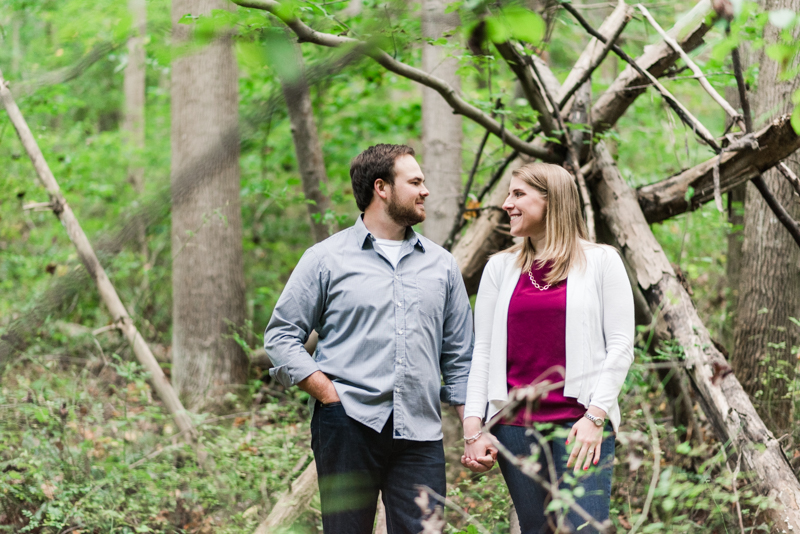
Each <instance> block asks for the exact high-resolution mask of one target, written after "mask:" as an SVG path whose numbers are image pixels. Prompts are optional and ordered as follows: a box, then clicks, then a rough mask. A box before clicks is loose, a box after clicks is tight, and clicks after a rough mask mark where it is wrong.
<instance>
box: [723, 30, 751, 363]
mask: <svg viewBox="0 0 800 534" xmlns="http://www.w3.org/2000/svg"><path fill="white" fill-rule="evenodd" d="M740 47H741V44H740ZM725 98H726V99H727V100H728V102H730V103H731V105H733V106H734V107H735V108H736V109H739V108H741V104H740V103H739V91H737V90H736V88H735V87H727V88H726V89H725ZM727 122H728V123H730V122H731V120H730V119H728V120H727ZM745 191H747V183H743V184H741V185H737V186H736V187H734V188H733V189H731V190H730V191H728V223H730V225H731V229H730V231H729V232H728V254H727V255H726V261H725V274H726V275H727V276H726V278H727V279H728V297H727V299H726V303H725V306H726V308H727V312H728V313H729V316H730V317H733V318H734V319H735V317H736V308H737V307H738V302H739V279H740V275H741V271H742V241H743V240H744V232H743V227H744V211H743V210H744V195H745ZM733 322H734V321H725V324H726V327H725V331H724V332H723V341H722V342H723V344H724V345H725V346H726V347H731V348H733V346H734V345H733ZM727 325H730V326H727Z"/></svg>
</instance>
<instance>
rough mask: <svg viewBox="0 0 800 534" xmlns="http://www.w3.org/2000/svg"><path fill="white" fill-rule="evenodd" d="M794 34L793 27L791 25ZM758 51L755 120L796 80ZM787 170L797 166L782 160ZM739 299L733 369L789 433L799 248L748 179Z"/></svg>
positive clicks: (779, 184) (773, 0) (768, 32)
mask: <svg viewBox="0 0 800 534" xmlns="http://www.w3.org/2000/svg"><path fill="white" fill-rule="evenodd" d="M760 4H761V7H762V8H763V9H764V10H765V11H773V10H776V9H791V10H792V11H795V12H796V11H798V10H800V0H764V1H762V2H760ZM764 32H765V41H766V43H767V45H769V44H770V43H775V42H779V40H780V33H781V30H779V29H778V28H776V27H775V26H772V25H771V24H767V25H766V26H765V28H764ZM794 35H795V39H796V38H797V37H798V36H800V30H798V29H795V30H794ZM765 49H766V47H765V48H762V49H761V50H760V51H759V57H758V59H757V62H758V64H759V65H760V69H759V80H758V87H757V89H756V93H755V95H754V98H753V99H752V102H753V107H754V109H753V111H754V115H755V117H759V116H761V115H764V114H767V113H774V112H777V113H787V112H791V107H792V104H791V100H790V98H791V95H792V93H793V92H794V91H795V90H797V89H798V87H800V78H797V77H795V78H794V79H792V80H789V81H785V82H782V81H780V78H779V75H780V65H778V64H777V63H776V62H775V61H773V60H772V59H770V58H768V57H767V56H766V54H765V53H764V50H765ZM787 164H788V165H789V167H790V168H791V169H792V170H794V171H795V172H796V171H798V170H800V166H799V165H797V164H793V163H789V162H787ZM763 177H764V180H765V181H766V183H767V185H768V186H769V188H770V189H771V190H772V191H773V193H774V195H775V197H776V199H778V201H779V202H780V203H781V204H782V205H783V206H784V207H785V208H786V209H787V211H788V212H789V214H790V215H791V216H792V218H794V219H795V220H797V219H798V218H800V206H798V203H797V201H796V200H795V198H794V193H793V191H792V188H791V186H790V185H789V183H788V182H787V181H786V180H785V179H784V178H783V177H782V176H781V175H780V174H779V173H778V172H777V171H775V170H773V171H770V172H767V173H764V174H763ZM742 260H743V261H742V271H741V281H740V284H739V303H738V306H737V311H736V326H735V328H734V338H735V343H736V345H735V348H734V350H733V358H732V362H733V368H734V370H735V371H736V373H737V374H738V376H739V377H740V380H741V381H742V385H743V386H744V388H745V390H746V391H747V392H748V393H749V394H750V395H751V396H752V397H753V399H754V402H755V404H756V407H757V408H758V410H759V413H760V414H761V416H762V417H764V418H765V419H766V420H767V421H768V423H769V425H770V428H772V429H773V430H774V431H775V432H778V433H783V432H784V431H791V427H792V426H793V415H794V410H793V408H794V401H793V399H792V398H791V396H790V395H787V394H788V393H789V391H790V389H789V388H790V386H791V383H792V381H793V380H794V379H795V373H796V368H797V360H796V357H795V354H793V352H792V347H796V346H797V345H800V328H798V327H797V326H796V325H794V324H792V323H791V321H789V317H790V316H791V317H800V250H798V247H797V244H796V243H795V241H794V240H793V239H792V238H791V237H790V235H789V234H788V233H787V232H786V229H785V228H783V226H782V224H781V223H780V222H779V221H778V220H777V219H776V217H775V215H774V214H773V213H772V211H771V210H770V208H769V207H768V206H767V204H766V203H765V202H764V199H763V198H761V195H760V194H759V192H758V191H757V190H756V188H755V187H754V186H753V185H752V184H748V186H747V192H746V195H745V215H744V242H743V245H742Z"/></svg>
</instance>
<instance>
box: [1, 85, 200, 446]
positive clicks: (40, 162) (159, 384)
mask: <svg viewBox="0 0 800 534" xmlns="http://www.w3.org/2000/svg"><path fill="white" fill-rule="evenodd" d="M0 100H2V101H3V105H4V106H5V108H6V112H7V113H8V116H9V119H11V122H12V124H13V125H14V129H15V130H16V131H17V135H18V136H19V138H20V141H21V142H22V145H23V146H24V147H25V151H26V152H27V153H28V156H29V157H30V159H31V162H32V163H33V166H34V168H35V169H36V174H37V175H38V177H39V180H40V181H41V182H42V185H43V186H44V187H45V189H47V192H48V193H49V194H50V202H51V204H52V209H53V213H55V215H56V216H57V217H58V218H59V220H60V221H61V224H63V225H64V228H65V229H66V231H67V234H68V235H69V238H70V240H71V241H72V243H73V244H74V245H75V248H76V249H77V251H78V256H79V257H80V259H81V261H82V262H83V265H84V267H85V268H86V271H87V272H88V273H89V275H90V276H91V277H92V279H94V281H95V283H96V285H97V289H98V292H99V293H100V297H101V298H102V300H103V302H104V303H105V305H106V307H107V308H108V311H109V313H110V314H111V317H112V320H113V321H114V323H115V324H118V325H119V328H120V330H122V332H123V334H124V335H125V337H126V338H127V339H128V342H129V343H130V344H131V347H132V348H133V353H134V354H135V355H136V358H137V359H138V360H139V363H141V364H142V366H143V367H144V369H145V371H147V372H148V373H150V380H151V382H152V384H153V388H154V389H155V391H156V393H157V394H158V396H159V397H160V398H161V400H162V401H163V402H164V405H165V406H166V408H167V410H168V411H169V413H170V414H171V415H172V417H173V418H174V419H175V423H176V424H177V426H178V428H179V429H180V430H181V431H186V432H191V431H192V422H191V420H190V419H189V416H188V414H187V412H186V410H185V409H184V407H183V404H182V403H181V401H180V399H179V398H178V395H177V394H176V393H175V390H174V389H172V385H170V383H169V381H168V380H167V378H166V376H164V371H162V370H161V367H160V366H159V365H158V362H157V361H156V359H155V357H154V356H153V353H152V352H151V351H150V347H149V346H148V345H147V342H145V340H144V338H143V337H142V336H141V334H140V333H139V330H137V329H136V326H135V325H134V324H133V321H132V320H131V318H130V316H129V315H128V311H127V310H126V309H125V306H124V305H123V304H122V301H121V300H120V298H119V295H117V292H116V290H115V289H114V286H113V285H112V284H111V281H110V280H109V279H108V276H107V275H106V272H105V271H104V270H103V266H102V265H100V261H99V260H98V259H97V255H96V254H95V252H94V249H93V248H92V245H91V244H90V243H89V239H88V238H87V237H86V234H85V233H84V232H83V229H82V228H81V226H80V224H79V223H78V219H77V218H76V217H75V214H74V213H73V212H72V209H71V208H70V206H69V204H67V201H66V200H65V199H64V195H63V194H62V193H61V190H60V189H59V187H58V182H56V179H55V177H54V176H53V173H52V172H51V171H50V167H49V166H48V165H47V162H46V161H45V159H44V155H42V152H41V150H40V149H39V145H38V144H37V143H36V139H35V138H34V137H33V134H32V133H31V130H30V128H28V124H27V123H26V122H25V118H24V117H23V116H22V113H21V112H20V110H19V108H18V107H17V104H16V103H15V102H14V98H13V96H12V94H11V91H9V89H8V84H7V83H6V81H5V79H3V73H2V71H0Z"/></svg>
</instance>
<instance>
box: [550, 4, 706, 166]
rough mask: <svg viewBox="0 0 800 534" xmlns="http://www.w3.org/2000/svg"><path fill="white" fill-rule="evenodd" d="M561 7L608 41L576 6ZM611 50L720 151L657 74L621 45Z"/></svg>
mask: <svg viewBox="0 0 800 534" xmlns="http://www.w3.org/2000/svg"><path fill="white" fill-rule="evenodd" d="M561 7H563V8H564V9H566V10H567V11H569V13H570V14H571V15H572V16H573V17H575V20H577V21H578V23H579V24H580V25H581V26H583V28H584V29H585V30H586V31H587V32H589V34H590V35H592V36H593V37H595V38H596V39H597V40H598V41H601V42H603V43H607V42H608V39H606V38H605V37H603V36H602V35H601V34H599V33H598V32H597V30H595V29H594V28H592V26H591V25H590V24H589V23H588V22H587V21H586V19H584V18H583V16H582V15H581V14H580V13H578V11H577V10H576V9H575V8H574V7H572V6H571V5H570V4H568V3H564V2H562V3H561ZM611 50H613V51H614V53H615V54H617V55H618V56H619V57H620V58H622V59H623V60H624V61H626V62H627V63H628V64H629V65H630V66H631V67H633V68H634V69H635V70H636V72H638V73H639V74H640V75H642V76H644V77H645V78H647V79H648V80H650V83H652V84H653V87H655V88H656V90H658V92H659V93H660V94H661V96H662V98H664V100H665V101H666V102H667V104H669V107H671V108H672V110H673V111H674V112H675V113H676V114H677V115H678V117H680V119H681V120H682V121H683V122H684V123H685V124H686V125H687V126H688V127H689V128H691V129H692V131H693V132H695V134H697V136H698V137H700V139H701V140H702V141H703V142H705V144H707V145H708V146H710V147H711V148H713V149H714V151H715V152H719V145H718V144H717V142H716V141H715V140H714V136H713V135H711V132H709V131H708V130H707V129H706V127H705V126H703V124H702V123H701V122H700V121H699V120H697V119H696V118H695V117H694V115H692V114H691V113H690V112H689V110H687V109H686V108H685V107H684V106H683V104H681V103H680V102H678V100H677V99H676V98H675V97H674V96H672V94H671V93H670V92H669V91H667V89H666V87H664V86H663V85H661V82H659V81H658V79H657V78H656V77H655V76H653V75H652V74H650V73H649V72H648V71H647V70H645V69H643V68H642V67H640V66H639V65H638V64H637V63H636V61H635V60H634V59H633V58H632V57H631V56H629V55H628V54H626V53H625V52H624V51H623V50H622V49H621V48H620V47H619V46H617V45H615V44H612V45H611Z"/></svg>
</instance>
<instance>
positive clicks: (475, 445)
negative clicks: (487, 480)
mask: <svg viewBox="0 0 800 534" xmlns="http://www.w3.org/2000/svg"><path fill="white" fill-rule="evenodd" d="M480 429H481V420H480V418H478V417H468V418H466V419H465V420H464V435H465V436H474V435H475V434H477V433H478V432H479V431H480ZM496 460H497V447H495V446H494V442H493V441H492V438H491V437H489V436H488V435H486V434H481V435H480V437H479V438H478V439H477V440H475V441H473V442H472V443H465V444H464V455H463V456H461V464H462V465H463V466H464V467H466V468H468V469H469V470H470V471H472V472H474V473H484V472H486V471H488V470H489V469H491V468H492V467H494V463H495V461H496Z"/></svg>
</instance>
